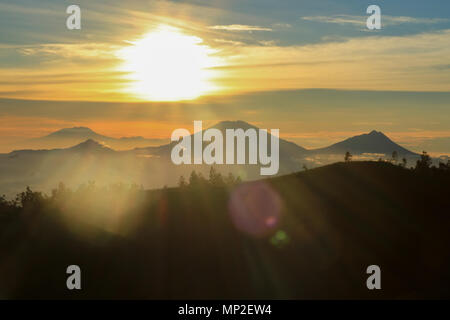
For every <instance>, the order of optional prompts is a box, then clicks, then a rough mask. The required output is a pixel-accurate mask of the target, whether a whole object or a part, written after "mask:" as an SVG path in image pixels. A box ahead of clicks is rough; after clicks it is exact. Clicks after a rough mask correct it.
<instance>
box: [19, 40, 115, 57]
mask: <svg viewBox="0 0 450 320" xmlns="http://www.w3.org/2000/svg"><path fill="white" fill-rule="evenodd" d="M119 48H120V47H119V46H116V45H110V44H105V43H85V44H65V43H56V44H38V45H32V46H16V50H17V51H18V52H19V53H20V54H21V55H24V56H33V55H54V56H59V57H62V58H74V57H81V58H96V59H98V58H101V57H106V56H111V57H113V56H114V52H116V51H117V50H118V49H119Z"/></svg>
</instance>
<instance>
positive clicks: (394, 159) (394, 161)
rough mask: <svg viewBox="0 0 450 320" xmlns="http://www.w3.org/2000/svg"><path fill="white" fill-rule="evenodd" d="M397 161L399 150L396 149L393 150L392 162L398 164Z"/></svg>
mask: <svg viewBox="0 0 450 320" xmlns="http://www.w3.org/2000/svg"><path fill="white" fill-rule="evenodd" d="M397 161H398V153H397V151H394V152H392V162H393V163H394V164H397Z"/></svg>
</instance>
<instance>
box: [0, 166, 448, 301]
mask: <svg viewBox="0 0 450 320" xmlns="http://www.w3.org/2000/svg"><path fill="white" fill-rule="evenodd" d="M449 185H450V171H449V170H448V168H445V167H442V168H441V169H437V168H425V169H423V168H422V169H420V168H418V169H417V170H412V169H405V168H403V167H401V166H397V165H393V164H390V163H386V162H350V163H337V164H333V165H329V166H325V167H321V168H317V169H312V170H307V171H304V172H301V173H297V174H292V175H288V176H283V177H278V178H273V179H269V180H259V181H255V182H248V183H239V182H238V181H235V179H233V178H232V177H227V178H224V177H222V176H220V175H218V174H216V173H214V172H212V174H211V176H210V178H209V179H204V178H202V177H201V176H198V175H195V174H194V175H192V176H191V177H190V179H187V181H184V180H180V187H178V188H166V189H161V190H156V191H145V190H142V189H140V188H138V187H136V186H131V187H129V186H122V185H119V186H111V187H110V188H97V187H95V185H94V184H90V185H86V186H84V187H82V188H79V189H78V190H68V189H66V188H65V187H64V186H63V185H60V186H59V187H58V188H57V189H55V190H54V192H53V193H52V194H51V195H48V196H44V195H42V194H39V193H37V192H34V191H31V190H27V191H26V192H24V193H22V194H21V195H19V197H18V199H17V201H16V202H14V203H13V202H8V201H6V200H4V199H3V200H1V201H0V212H1V213H0V297H2V298H142V299H147V298H148V299H150V298H160V299H185V298H208V299H213V298H229V299H239V298H268V299H274V298H290V299H315V298H320V299H323V298H325V299H326V298H342V299H345V298H369V299H371V298H375V299H379V298H450V290H449V288H450V274H449V273H448V270H449V268H450V250H448V247H449V243H450V242H449V241H450V234H449V233H448V230H449V229H450V201H449V193H448V192H449V191H448V190H449V188H448V186H449ZM72 264H76V265H79V266H80V268H81V270H82V290H81V291H77V290H73V291H69V290H67V288H66V279H67V277H68V275H67V274H66V268H67V266H69V265H72ZM373 264H376V265H379V266H380V268H381V284H382V290H372V291H370V290H368V289H367V288H366V279H367V277H368V275H367V274H366V268H367V267H368V266H369V265H373Z"/></svg>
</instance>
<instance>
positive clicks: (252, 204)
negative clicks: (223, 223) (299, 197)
mask: <svg viewBox="0 0 450 320" xmlns="http://www.w3.org/2000/svg"><path fill="white" fill-rule="evenodd" d="M281 208H282V200H281V198H280V196H279V195H278V193H277V192H276V191H275V190H273V188H272V187H271V186H270V185H269V184H267V183H266V182H262V181H257V182H253V183H247V184H243V185H241V186H239V187H237V188H236V189H235V190H234V191H233V193H232V194H231V198H230V201H229V203H228V210H229V213H230V215H231V219H232V221H233V223H234V225H235V226H236V228H237V229H238V230H240V231H242V232H244V233H247V234H249V235H251V236H255V237H261V236H265V235H268V234H269V233H271V232H273V231H274V230H275V229H276V228H277V226H278V224H279V222H280V216H281Z"/></svg>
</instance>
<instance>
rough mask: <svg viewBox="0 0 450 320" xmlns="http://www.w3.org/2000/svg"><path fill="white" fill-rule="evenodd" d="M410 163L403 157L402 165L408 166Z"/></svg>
mask: <svg viewBox="0 0 450 320" xmlns="http://www.w3.org/2000/svg"><path fill="white" fill-rule="evenodd" d="M407 164H408V160H406V158H403V159H402V167H403V168H406V165H407Z"/></svg>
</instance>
